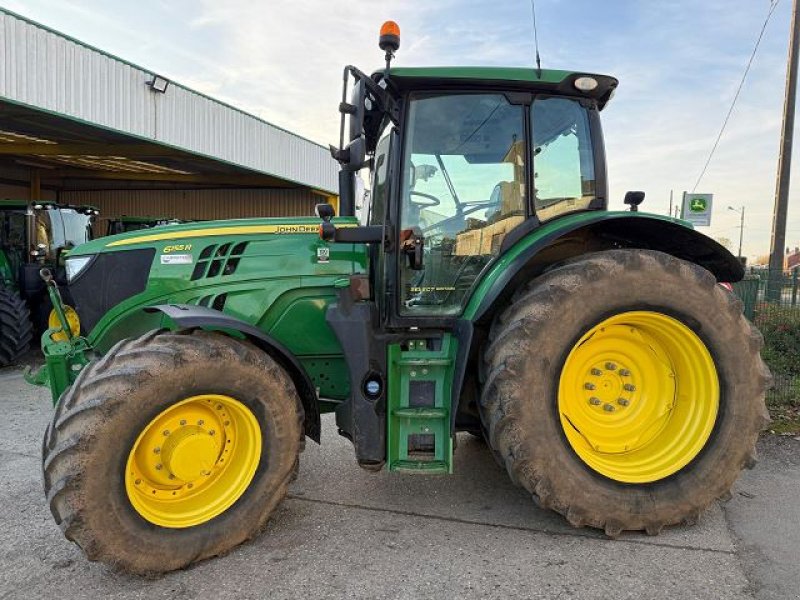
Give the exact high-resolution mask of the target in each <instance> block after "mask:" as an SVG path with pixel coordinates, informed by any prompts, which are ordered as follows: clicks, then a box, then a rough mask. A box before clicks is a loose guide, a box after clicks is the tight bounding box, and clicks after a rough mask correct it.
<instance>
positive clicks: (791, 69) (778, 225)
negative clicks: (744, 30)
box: [767, 0, 800, 301]
mask: <svg viewBox="0 0 800 600" xmlns="http://www.w3.org/2000/svg"><path fill="white" fill-rule="evenodd" d="M798 50H800V13H799V12H798V0H794V2H793V6H792V28H791V32H790V36H789V60H788V64H787V66H786V96H785V97H784V103H783V129H782V130H781V149H780V157H779V158H778V181H777V185H776V189H775V212H774V216H773V221H772V242H771V244H770V252H769V285H768V286H767V300H772V301H777V300H778V299H780V294H781V284H782V281H783V253H784V249H785V247H786V213H787V210H788V204H789V179H790V176H791V166H792V134H793V132H794V109H795V102H796V98H797V58H798Z"/></svg>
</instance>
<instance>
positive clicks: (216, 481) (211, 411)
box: [125, 394, 261, 527]
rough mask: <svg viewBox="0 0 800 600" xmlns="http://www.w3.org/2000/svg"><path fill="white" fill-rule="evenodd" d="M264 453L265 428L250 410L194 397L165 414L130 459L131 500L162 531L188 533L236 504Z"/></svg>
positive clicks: (222, 400)
mask: <svg viewBox="0 0 800 600" xmlns="http://www.w3.org/2000/svg"><path fill="white" fill-rule="evenodd" d="M260 455H261V430H260V427H259V424H258V421H257V419H256V418H255V416H254V415H253V413H252V412H251V411H250V409H248V408H247V407H246V406H245V405H244V404H242V403H240V402H238V401H237V400H234V399H233V398H230V397H228V396H222V395H216V394H215V395H211V394H207V395H202V396H193V397H191V398H187V399H186V400H183V401H180V402H177V403H175V404H173V405H172V406H170V407H169V408H167V409H166V410H164V411H162V412H161V413H160V414H159V415H157V416H156V417H155V418H154V419H153V420H151V421H150V422H149V423H148V424H147V425H146V426H145V427H144V429H143V430H142V432H141V433H140V435H139V437H138V439H137V440H136V442H135V443H134V445H133V448H132V449H131V451H130V454H129V455H128V462H127V467H126V471H125V486H126V490H127V492H128V499H129V500H130V501H131V504H132V505H133V507H134V508H135V509H136V511H137V512H138V513H139V514H140V515H141V516H142V517H144V518H145V519H147V520H148V521H150V522H151V523H154V524H156V525H160V526H162V527H190V526H193V525H198V524H200V523H203V522H205V521H208V520H210V519H212V518H214V517H215V516H217V515H218V514H220V513H221V512H223V511H224V510H226V509H227V508H228V507H229V506H230V505H232V504H233V503H234V502H235V501H236V500H237V499H238V497H239V496H240V495H241V494H242V493H243V492H244V490H245V489H246V488H247V486H248V485H249V483H250V481H251V480H252V478H253V476H254V475H255V472H256V469H257V468H258V464H259V460H260Z"/></svg>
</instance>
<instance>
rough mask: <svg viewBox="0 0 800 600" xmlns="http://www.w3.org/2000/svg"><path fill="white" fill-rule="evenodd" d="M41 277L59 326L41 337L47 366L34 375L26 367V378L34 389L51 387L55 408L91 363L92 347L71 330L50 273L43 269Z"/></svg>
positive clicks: (50, 329)
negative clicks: (36, 387)
mask: <svg viewBox="0 0 800 600" xmlns="http://www.w3.org/2000/svg"><path fill="white" fill-rule="evenodd" d="M39 276H40V277H41V278H42V281H44V283H45V285H46V286H47V293H48V294H49V296H50V302H51V303H52V304H53V314H54V315H55V316H56V319H55V321H56V324H55V326H53V327H50V328H49V329H47V331H45V332H44V333H43V334H42V338H41V344H42V354H44V359H45V363H44V365H42V366H41V367H39V368H38V369H37V370H36V371H35V372H34V371H33V369H31V367H27V368H26V369H25V371H24V373H23V376H24V377H25V381H27V382H28V383H30V384H32V385H40V386H47V387H49V388H50V393H51V395H52V397H53V404H54V405H55V404H56V403H57V402H58V399H59V398H60V397H61V394H63V393H64V391H65V390H66V389H67V388H69V386H71V385H72V383H73V382H74V381H75V379H76V378H77V377H78V373H80V372H81V370H82V369H83V367H84V366H86V365H87V364H88V363H89V360H90V358H89V356H90V354H91V350H92V347H91V345H90V344H89V342H88V341H87V340H86V338H84V337H82V336H81V335H80V331H73V329H72V327H71V326H70V322H69V319H68V318H67V308H66V306H65V304H64V301H63V299H62V298H61V292H60V291H59V289H58V284H57V283H56V281H55V279H54V278H53V274H52V273H51V272H50V269H42V270H41V271H39ZM51 323H52V321H51Z"/></svg>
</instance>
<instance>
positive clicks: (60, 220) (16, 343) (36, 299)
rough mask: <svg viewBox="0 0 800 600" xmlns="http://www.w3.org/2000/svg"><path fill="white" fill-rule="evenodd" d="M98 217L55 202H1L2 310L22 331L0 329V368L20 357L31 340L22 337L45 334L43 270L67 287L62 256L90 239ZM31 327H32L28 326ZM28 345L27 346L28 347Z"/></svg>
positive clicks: (88, 209) (88, 210) (92, 210)
mask: <svg viewBox="0 0 800 600" xmlns="http://www.w3.org/2000/svg"><path fill="white" fill-rule="evenodd" d="M98 214H99V211H98V210H97V209H96V208H94V207H91V206H81V207H73V206H66V205H62V204H57V203H54V202H45V201H37V202H28V201H24V200H0V289H1V290H2V294H3V298H2V301H3V303H4V307H5V309H6V310H7V312H9V313H13V314H14V315H16V316H15V319H16V321H18V322H19V323H22V325H20V327H21V329H17V328H11V327H10V326H9V327H6V328H0V343H2V344H4V348H5V349H9V348H10V349H11V350H7V351H4V352H0V366H4V365H5V364H9V363H11V362H13V360H14V359H16V357H17V356H19V354H21V353H22V352H23V351H24V350H25V348H27V344H28V342H29V339H27V338H28V337H29V336H28V335H23V334H22V333H20V332H21V331H28V330H31V328H32V329H33V330H34V331H35V330H44V329H45V328H46V325H47V318H48V314H49V312H50V302H49V300H48V296H47V293H46V290H45V285H44V283H43V282H42V279H41V277H40V276H39V271H40V270H41V269H42V268H45V267H46V268H48V269H51V270H52V271H53V272H54V273H55V274H56V277H57V279H58V280H60V281H62V282H65V281H66V279H65V273H64V268H63V266H62V264H63V260H62V258H63V256H64V254H65V253H66V252H67V251H69V250H71V249H72V248H75V247H76V246H79V245H80V244H83V243H85V242H87V241H89V240H90V239H92V228H91V225H92V220H93V218H94V217H95V216H96V215H98ZM28 323H31V326H28ZM26 340H27V341H26Z"/></svg>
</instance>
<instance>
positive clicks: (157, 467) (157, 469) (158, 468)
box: [156, 464, 164, 471]
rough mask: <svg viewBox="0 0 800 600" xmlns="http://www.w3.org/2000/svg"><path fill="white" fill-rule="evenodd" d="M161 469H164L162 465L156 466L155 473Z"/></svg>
mask: <svg viewBox="0 0 800 600" xmlns="http://www.w3.org/2000/svg"><path fill="white" fill-rule="evenodd" d="M163 468H164V465H162V464H157V465H156V471H160V470H161V469H163Z"/></svg>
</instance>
